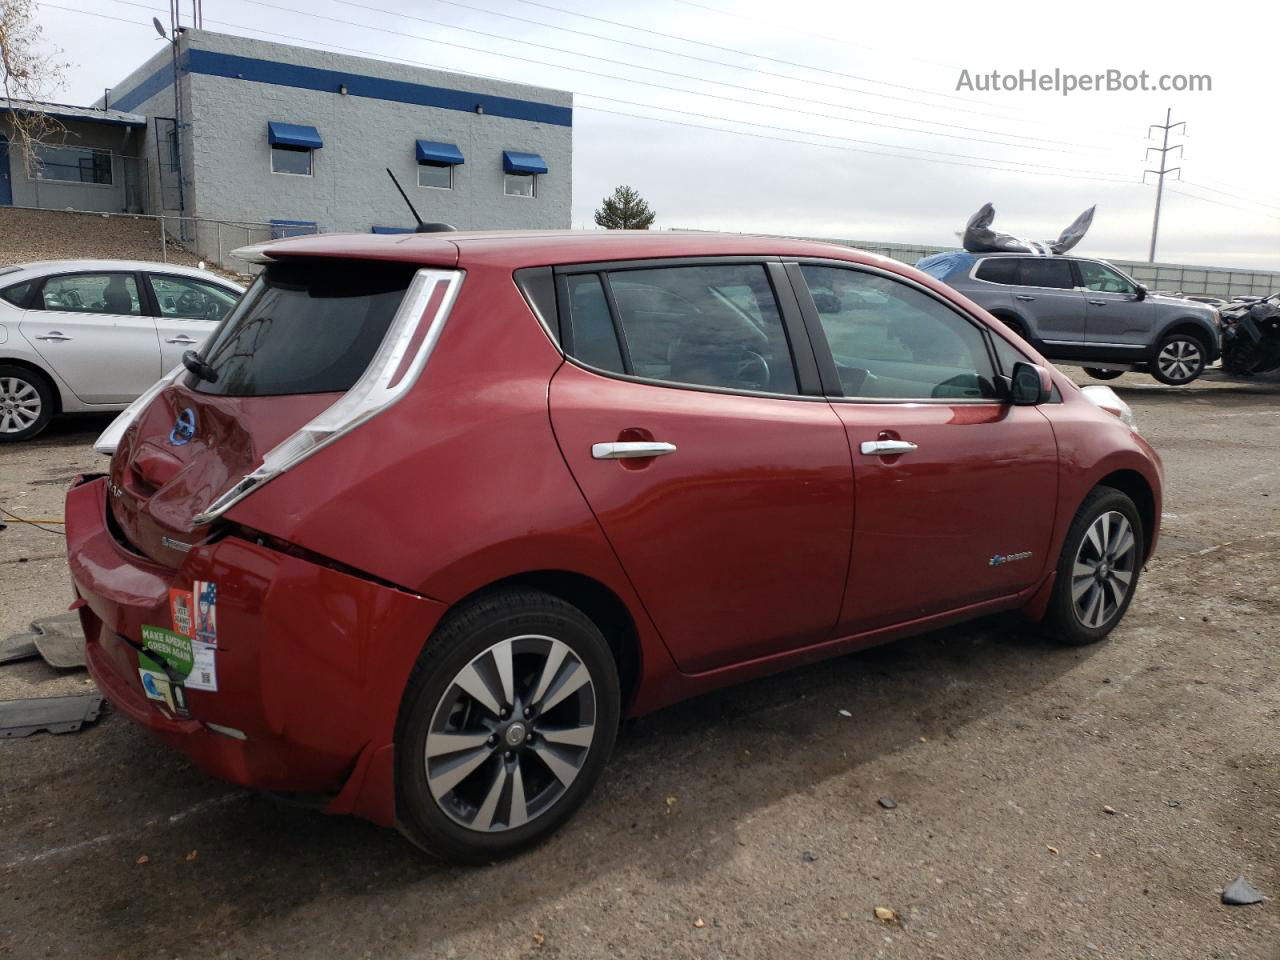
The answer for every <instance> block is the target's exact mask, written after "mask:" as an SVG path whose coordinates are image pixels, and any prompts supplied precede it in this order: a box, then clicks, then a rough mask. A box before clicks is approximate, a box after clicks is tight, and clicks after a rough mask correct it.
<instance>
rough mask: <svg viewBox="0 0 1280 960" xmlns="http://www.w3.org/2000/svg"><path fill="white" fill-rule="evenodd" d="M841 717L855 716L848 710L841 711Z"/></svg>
mask: <svg viewBox="0 0 1280 960" xmlns="http://www.w3.org/2000/svg"><path fill="white" fill-rule="evenodd" d="M840 716H842V717H852V716H853V714H852V713H850V712H849V711H848V710H841V711H840Z"/></svg>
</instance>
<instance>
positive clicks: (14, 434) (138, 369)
mask: <svg viewBox="0 0 1280 960" xmlns="http://www.w3.org/2000/svg"><path fill="white" fill-rule="evenodd" d="M243 292H244V289H243V288H242V287H240V286H239V285H237V284H235V283H232V282H231V281H229V280H224V279H223V278H222V277H219V276H217V275H216V274H213V273H210V272H209V271H207V270H196V269H193V268H190V267H179V266H170V265H169V264H165V263H143V262H137V261H132V260H48V261H44V262H41V263H27V264H22V265H19V266H13V267H4V268H0V443H5V442H12V441H16V440H27V439H29V438H31V437H34V436H35V435H36V434H38V433H39V432H40V431H41V430H43V429H44V428H45V427H46V426H48V424H49V421H50V419H52V417H53V416H54V414H56V413H95V412H111V411H115V410H123V409H124V408H125V407H127V406H128V405H129V403H130V402H132V401H133V400H134V399H135V398H136V397H137V396H138V395H139V394H141V393H143V392H145V391H146V389H147V388H148V387H150V386H151V385H152V384H153V383H155V382H156V381H157V380H158V379H160V377H161V376H162V375H163V374H164V373H165V372H166V371H168V370H172V369H173V368H174V367H176V366H177V365H178V364H179V363H181V362H182V355H183V353H185V352H186V351H187V350H196V349H199V347H200V345H201V344H203V343H204V341H205V339H206V338H207V337H208V336H209V334H210V333H212V332H213V330H214V328H215V327H216V326H217V325H218V323H219V321H221V320H222V318H223V317H225V316H226V315H227V313H228V312H229V311H230V310H231V308H232V307H233V306H234V305H235V303H236V301H237V300H238V299H239V298H240V294H241V293H243Z"/></svg>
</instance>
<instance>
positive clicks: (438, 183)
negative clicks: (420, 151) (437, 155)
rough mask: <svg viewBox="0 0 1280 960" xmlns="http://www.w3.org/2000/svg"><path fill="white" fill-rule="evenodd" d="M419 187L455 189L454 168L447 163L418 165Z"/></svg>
mask: <svg viewBox="0 0 1280 960" xmlns="http://www.w3.org/2000/svg"><path fill="white" fill-rule="evenodd" d="M418 186H420V187H435V188H436V189H437V190H452V189H453V167H452V166H450V165H449V164H447V163H420V164H418Z"/></svg>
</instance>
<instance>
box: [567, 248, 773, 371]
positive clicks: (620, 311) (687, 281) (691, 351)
mask: <svg viewBox="0 0 1280 960" xmlns="http://www.w3.org/2000/svg"><path fill="white" fill-rule="evenodd" d="M591 276H592V277H594V275H591ZM572 279H574V280H578V279H579V278H572ZM599 282H600V281H598V280H597V281H595V283H599ZM604 282H607V284H608V288H609V292H610V293H611V294H612V295H613V301H614V304H615V305H616V307H617V319H618V327H620V330H621V343H620V344H619V343H618V342H617V340H616V334H614V337H615V340H614V346H610V344H609V337H610V334H611V333H612V331H610V330H609V328H608V326H607V325H606V321H610V322H611V320H612V316H611V314H610V313H608V303H607V300H605V299H604V297H603V296H602V295H603V287H597V286H596V285H595V283H593V282H592V281H591V280H588V279H587V278H585V277H584V278H581V280H580V286H577V287H570V288H569V289H570V298H571V299H570V309H571V311H572V318H573V333H574V352H575V354H576V355H578V358H579V359H581V360H582V361H583V362H584V363H591V364H592V365H593V366H598V367H600V368H602V369H606V370H612V371H614V372H616V373H627V374H631V375H633V376H637V377H644V378H645V379H649V380H663V381H667V382H670V383H680V384H687V385H693V386H706V387H718V388H722V389H728V390H747V391H753V392H763V393H781V394H788V395H793V394H795V393H797V392H798V390H797V387H796V374H795V366H794V364H793V362H792V359H791V348H790V345H789V343H788V341H787V335H786V330H785V328H784V327H783V324H782V316H781V314H780V313H779V311H778V303H777V300H776V299H775V297H774V293H773V288H772V286H771V285H770V283H769V278H768V275H767V274H766V273H765V269H764V267H763V266H762V265H760V264H726V265H724V266H688V267H658V268H653V269H643V270H616V271H612V272H610V273H608V274H607V275H606V277H605V281H604ZM584 328H585V329H587V330H590V331H592V332H591V334H590V337H589V339H588V340H587V341H586V342H584V340H583V333H582V332H581V331H582V330H583V329H584ZM584 348H585V349H587V350H591V351H593V352H594V354H595V356H596V357H597V359H596V360H595V362H593V361H592V360H590V359H588V357H587V356H585V355H584V354H583V350H584ZM615 349H616V350H617V353H615V352H614V350H615Z"/></svg>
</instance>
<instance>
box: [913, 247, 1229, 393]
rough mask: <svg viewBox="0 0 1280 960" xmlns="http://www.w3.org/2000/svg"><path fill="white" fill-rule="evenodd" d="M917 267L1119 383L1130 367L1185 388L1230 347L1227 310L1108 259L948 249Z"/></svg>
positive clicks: (1049, 352) (1045, 348) (1032, 338)
mask: <svg viewBox="0 0 1280 960" xmlns="http://www.w3.org/2000/svg"><path fill="white" fill-rule="evenodd" d="M916 266H917V267H918V268H919V269H921V270H923V271H924V272H925V273H927V274H929V275H930V276H933V277H936V278H937V279H939V280H941V281H942V282H943V283H945V284H947V285H948V286H951V287H953V288H955V289H956V290H959V291H960V292H961V293H963V294H964V295H965V296H966V297H968V298H969V299H970V300H973V301H974V302H975V303H977V304H979V305H980V306H982V307H985V308H986V309H987V310H988V311H989V312H990V313H991V314H992V315H993V316H995V317H997V318H999V319H1000V320H1002V321H1004V323H1005V324H1007V325H1008V327H1009V328H1010V329H1011V330H1013V331H1014V333H1016V334H1018V336H1020V337H1023V338H1025V339H1026V340H1028V341H1029V342H1030V343H1032V344H1034V345H1035V346H1036V348H1037V349H1038V350H1039V351H1040V352H1041V353H1043V354H1044V356H1046V357H1048V358H1049V359H1050V360H1056V361H1060V362H1064V363H1073V364H1078V365H1080V366H1083V367H1084V368H1085V370H1086V372H1088V373H1089V375H1090V376H1093V377H1095V378H1097V379H1100V380H1111V379H1114V378H1115V377H1118V376H1120V375H1121V374H1122V373H1124V372H1125V371H1126V370H1137V371H1141V372H1143V373H1149V374H1151V376H1153V377H1155V378H1156V379H1157V380H1159V381H1160V382H1161V383H1167V384H1172V385H1181V384H1186V383H1190V382H1191V381H1193V380H1195V379H1196V378H1197V377H1199V376H1200V374H1202V373H1203V372H1204V370H1205V367H1207V366H1208V365H1209V364H1210V363H1212V362H1213V361H1214V360H1216V359H1218V356H1219V354H1220V353H1221V350H1222V344H1221V329H1220V325H1219V323H1218V314H1217V311H1216V310H1215V309H1214V308H1213V307H1211V306H1206V305H1204V304H1200V303H1194V302H1192V301H1190V300H1186V299H1181V298H1176V297H1165V296H1158V295H1156V294H1151V293H1149V292H1148V291H1147V289H1146V288H1145V287H1144V286H1143V285H1142V284H1140V283H1138V282H1137V281H1135V280H1134V279H1133V278H1132V277H1129V276H1127V275H1126V274H1124V273H1121V272H1120V271H1119V270H1117V269H1116V268H1115V267H1113V266H1112V265H1111V264H1109V263H1106V262H1105V261H1102V260H1093V259H1089V258H1085V257H1034V256H1030V255H1028V254H1019V253H965V252H957V253H939V254H935V255H933V256H931V257H926V258H924V259H923V260H921V261H919V262H918V263H917V264H916Z"/></svg>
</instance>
